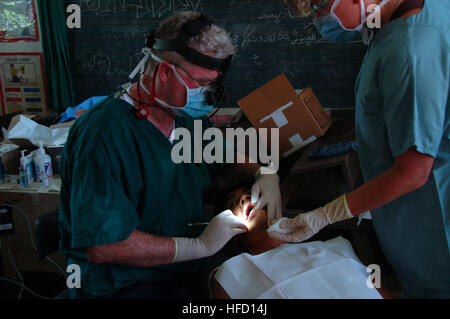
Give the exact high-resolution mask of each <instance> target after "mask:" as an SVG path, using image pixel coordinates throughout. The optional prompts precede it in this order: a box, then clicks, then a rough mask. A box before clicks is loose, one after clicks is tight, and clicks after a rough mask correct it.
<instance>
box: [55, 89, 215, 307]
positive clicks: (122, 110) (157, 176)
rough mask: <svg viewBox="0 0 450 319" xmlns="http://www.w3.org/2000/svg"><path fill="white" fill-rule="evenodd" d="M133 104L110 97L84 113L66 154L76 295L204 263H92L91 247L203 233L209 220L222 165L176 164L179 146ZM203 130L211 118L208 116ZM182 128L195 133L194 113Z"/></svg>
mask: <svg viewBox="0 0 450 319" xmlns="http://www.w3.org/2000/svg"><path fill="white" fill-rule="evenodd" d="M135 113H136V109H135V108H134V107H133V106H132V105H130V104H129V103H127V102H125V101H123V100H121V99H119V98H114V97H109V98H107V99H106V100H105V101H103V102H100V103H99V104H97V105H96V106H94V107H93V108H91V109H90V110H89V111H88V112H86V114H84V115H83V116H82V117H80V118H79V119H78V120H77V121H76V122H75V124H74V125H73V127H72V128H71V130H70V133H69V137H68V140H67V143H66V145H65V147H64V151H63V153H62V158H61V178H62V185H61V195H60V218H59V228H60V232H61V234H62V239H61V242H60V250H61V251H62V253H63V255H65V256H66V257H67V258H68V259H67V264H68V265H69V264H77V265H79V266H80V268H81V287H82V288H81V289H71V297H73V298H99V297H108V296H110V295H111V294H112V293H114V292H115V291H116V290H117V289H119V288H122V287H125V286H127V285H129V284H132V283H134V282H151V281H167V280H176V279H179V278H183V277H186V276H189V275H190V273H192V272H194V271H195V270H196V269H197V268H196V267H197V266H198V261H191V262H183V263H177V264H170V265H161V266H154V267H148V268H137V267H128V266H121V265H115V264H93V263H90V262H89V261H88V260H87V258H86V255H85V253H84V248H85V247H91V246H97V245H105V244H111V243H116V242H120V241H124V240H126V239H128V237H129V236H130V234H131V233H132V232H133V231H134V230H139V231H142V232H145V233H149V234H153V235H158V236H163V237H197V236H199V235H200V233H201V230H202V229H201V228H199V227H188V223H197V222H205V221H206V220H205V219H206V216H205V213H204V208H203V207H204V206H203V195H204V192H205V190H206V189H207V188H208V186H209V185H210V182H211V178H210V170H211V172H212V171H215V170H220V169H221V168H223V166H222V167H218V166H211V165H208V166H207V165H206V164H204V163H201V164H185V163H181V164H174V162H173V161H172V158H171V151H172V144H171V143H170V142H169V140H168V139H167V138H166V137H165V136H164V135H163V134H162V133H161V132H160V131H159V129H158V128H156V127H155V126H154V125H153V124H152V123H151V122H149V121H147V120H139V119H137V118H136V116H135ZM202 121H203V130H205V129H206V128H208V127H211V123H210V122H209V121H208V120H207V119H206V118H203V119H202ZM176 127H185V128H188V129H189V130H190V131H191V135H192V136H194V134H193V128H194V121H193V119H192V118H183V119H181V118H177V120H176Z"/></svg>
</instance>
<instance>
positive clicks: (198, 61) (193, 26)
mask: <svg viewBox="0 0 450 319" xmlns="http://www.w3.org/2000/svg"><path fill="white" fill-rule="evenodd" d="M212 24H214V21H213V20H212V19H211V18H209V17H207V16H206V15H203V14H201V15H200V16H199V17H198V18H195V19H194V20H191V21H188V22H186V23H185V24H184V25H183V26H182V27H181V31H180V33H179V34H178V36H177V38H176V39H174V40H165V39H159V38H156V37H155V31H153V32H152V33H151V34H150V35H149V36H148V37H147V42H146V45H147V47H148V48H151V49H155V50H161V51H175V52H178V53H179V54H181V55H182V56H183V57H184V58H185V59H186V60H187V61H189V62H191V63H192V64H195V65H198V66H201V67H204V68H206V69H210V70H216V71H219V72H222V73H226V71H227V69H228V67H229V66H230V63H231V60H232V58H233V56H232V55H230V56H229V57H227V58H225V59H217V58H214V57H211V56H209V55H206V54H203V53H201V52H199V51H197V50H194V49H193V48H191V47H189V46H188V45H187V42H188V41H189V40H190V39H191V38H193V37H194V36H196V35H199V34H201V33H202V31H203V30H204V29H205V28H206V27H208V26H210V25H212Z"/></svg>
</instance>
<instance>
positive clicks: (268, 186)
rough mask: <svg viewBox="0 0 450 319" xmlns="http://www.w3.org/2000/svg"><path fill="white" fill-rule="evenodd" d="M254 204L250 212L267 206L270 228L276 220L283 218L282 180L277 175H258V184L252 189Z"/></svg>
mask: <svg viewBox="0 0 450 319" xmlns="http://www.w3.org/2000/svg"><path fill="white" fill-rule="evenodd" d="M252 204H253V205H255V207H254V208H253V210H252V212H250V215H249V219H251V217H252V213H253V211H256V210H258V209H263V208H264V207H265V206H267V225H268V226H270V225H271V224H272V222H273V221H274V220H277V219H279V218H281V215H282V212H281V192H280V179H279V177H278V175H277V174H276V173H272V174H257V177H256V183H255V184H254V185H253V187H252Z"/></svg>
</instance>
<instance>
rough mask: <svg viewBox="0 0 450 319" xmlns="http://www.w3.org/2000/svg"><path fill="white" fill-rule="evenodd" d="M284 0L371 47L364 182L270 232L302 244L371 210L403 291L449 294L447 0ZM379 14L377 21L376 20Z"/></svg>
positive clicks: (363, 115) (330, 34)
mask: <svg viewBox="0 0 450 319" xmlns="http://www.w3.org/2000/svg"><path fill="white" fill-rule="evenodd" d="M285 2H291V4H292V5H293V8H294V9H298V10H299V11H300V12H302V13H304V14H309V13H311V12H313V14H314V15H315V19H314V23H315V24H316V26H317V29H318V30H319V31H320V32H321V33H322V34H323V36H324V37H326V38H327V39H329V40H332V41H334V42H347V41H352V40H355V39H358V38H359V37H360V36H362V39H363V41H364V42H365V43H367V44H368V49H367V53H366V56H365V58H364V61H363V64H362V67H361V71H360V74H359V77H358V79H357V83H356V134H357V142H358V147H359V155H360V161H361V168H362V173H363V176H364V180H365V184H364V185H362V186H361V187H360V188H358V189H356V190H355V191H353V192H352V193H349V194H345V195H343V196H341V197H340V198H338V199H337V200H334V201H332V202H331V203H329V204H327V205H325V206H324V207H321V208H318V209H316V210H314V211H312V212H309V213H306V214H300V215H298V216H297V217H295V218H293V219H288V220H285V221H282V222H281V223H280V227H281V228H285V230H288V231H289V233H288V234H281V233H277V232H273V233H270V235H271V236H272V237H274V238H276V239H279V240H283V241H295V242H299V241H303V240H306V239H308V238H310V237H311V236H312V235H314V234H315V233H317V232H318V231H319V230H320V229H322V228H323V227H325V226H326V225H329V224H330V223H334V222H337V221H341V220H345V219H347V218H351V217H353V216H356V215H358V214H360V213H363V212H366V211H371V213H372V218H373V224H374V227H375V230H376V233H377V237H378V240H379V242H380V244H381V247H382V249H383V252H384V254H385V256H386V258H387V259H388V261H389V263H390V264H391V266H392V267H393V269H394V271H395V273H396V276H397V278H398V280H399V282H400V284H401V285H402V288H403V296H404V297H409V298H449V297H450V271H449V270H450V179H449V176H450V107H449V104H450V99H449V89H450V2H449V1H435V0H383V1H380V0H329V1H327V0H320V1H316V0H312V1H309V0H299V1H285ZM292 2H295V3H292ZM374 5H376V6H374ZM377 15H378V16H377ZM376 18H378V19H379V20H378V21H379V22H380V24H379V26H376V25H375V26H373V25H374V22H375V21H376ZM368 22H369V23H370V24H371V27H370V28H369V23H368ZM381 275H382V274H381Z"/></svg>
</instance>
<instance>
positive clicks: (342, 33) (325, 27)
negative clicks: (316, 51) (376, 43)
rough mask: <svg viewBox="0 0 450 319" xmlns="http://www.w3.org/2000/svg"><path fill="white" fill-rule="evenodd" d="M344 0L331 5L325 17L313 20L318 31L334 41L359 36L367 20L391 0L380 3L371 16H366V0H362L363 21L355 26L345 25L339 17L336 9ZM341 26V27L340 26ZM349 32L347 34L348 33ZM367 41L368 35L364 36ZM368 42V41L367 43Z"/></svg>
mask: <svg viewBox="0 0 450 319" xmlns="http://www.w3.org/2000/svg"><path fill="white" fill-rule="evenodd" d="M341 1H342V0H336V1H335V2H334V3H333V6H332V7H331V10H330V14H329V15H328V16H325V17H319V18H315V19H314V20H313V22H314V24H315V25H316V27H317V29H318V31H319V32H320V33H321V34H322V35H323V36H324V37H325V38H326V39H328V40H330V41H333V42H350V41H353V40H355V39H357V38H358V37H359V34H360V33H361V31H362V30H363V28H364V26H365V24H366V22H367V20H369V19H371V18H372V17H373V15H374V14H376V13H377V12H379V10H381V8H383V7H384V6H385V5H386V4H387V3H389V2H390V1H391V0H383V1H381V2H380V4H378V10H374V11H373V12H371V14H370V15H369V16H366V6H365V3H364V0H360V7H361V23H360V24H359V25H358V26H356V27H355V28H347V27H345V26H344V25H343V24H342V22H341V20H340V19H339V17H338V16H337V15H336V13H335V10H336V8H337V6H338V5H339V4H340V3H341ZM338 27H339V28H338ZM346 33H347V34H346ZM364 39H365V40H364V42H365V43H366V42H367V41H366V40H367V37H366V36H365V37H364ZM366 44H367V43H366Z"/></svg>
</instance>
